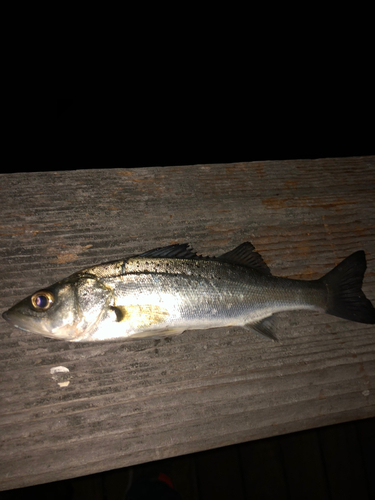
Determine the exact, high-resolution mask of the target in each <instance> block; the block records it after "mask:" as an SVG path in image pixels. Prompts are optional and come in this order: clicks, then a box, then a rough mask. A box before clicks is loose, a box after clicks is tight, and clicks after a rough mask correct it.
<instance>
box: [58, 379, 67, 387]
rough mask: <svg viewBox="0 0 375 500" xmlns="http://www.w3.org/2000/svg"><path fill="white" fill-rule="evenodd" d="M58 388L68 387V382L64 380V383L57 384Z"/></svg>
mask: <svg viewBox="0 0 375 500" xmlns="http://www.w3.org/2000/svg"><path fill="white" fill-rule="evenodd" d="M57 383H58V384H59V386H60V387H68V385H69V384H70V380H66V381H65V382H57Z"/></svg>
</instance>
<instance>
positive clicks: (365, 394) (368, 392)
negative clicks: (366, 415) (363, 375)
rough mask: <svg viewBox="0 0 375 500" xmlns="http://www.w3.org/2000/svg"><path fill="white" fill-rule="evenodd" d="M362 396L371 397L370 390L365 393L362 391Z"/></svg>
mask: <svg viewBox="0 0 375 500" xmlns="http://www.w3.org/2000/svg"><path fill="white" fill-rule="evenodd" d="M362 395H363V396H369V395H370V391H369V390H368V389H366V390H365V391H362Z"/></svg>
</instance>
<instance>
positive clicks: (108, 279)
mask: <svg viewBox="0 0 375 500" xmlns="http://www.w3.org/2000/svg"><path fill="white" fill-rule="evenodd" d="M365 269H366V259H365V254H364V252H362V251H359V252H356V253H354V254H352V255H351V256H350V257H348V258H347V259H345V260H344V261H343V262H342V263H341V264H339V265H338V266H337V267H336V268H334V269H333V270H332V271H330V272H329V273H328V274H327V275H325V276H323V277H322V278H321V279H319V280H312V281H302V280H293V279H288V278H280V277H275V276H273V275H272V274H271V272H270V270H269V269H268V267H267V266H266V264H265V263H264V261H263V260H262V258H261V256H260V255H259V254H258V253H256V252H255V251H254V247H253V246H252V245H251V243H243V244H242V245H240V246H239V247H237V248H236V249H234V250H232V251H231V252H227V253H225V254H223V255H221V256H220V257H217V258H209V257H200V256H198V255H197V254H195V253H194V252H193V251H192V250H191V249H189V248H188V245H171V246H169V247H164V248H157V249H154V250H151V251H149V252H145V253H143V254H140V255H138V256H132V257H128V258H126V259H123V260H120V261H116V262H110V263H106V264H101V265H98V266H93V267H91V268H88V269H85V270H83V271H80V272H78V273H75V274H73V275H72V276H70V277H68V278H66V279H65V280H62V281H61V282H58V283H56V284H55V285H52V286H51V287H48V288H47V289H44V290H40V291H38V292H36V293H35V294H33V295H31V296H30V297H27V298H26V299H24V300H23V301H21V302H19V303H18V304H16V305H15V306H14V307H13V308H11V309H10V310H9V311H7V312H6V313H4V317H5V319H8V320H9V321H11V322H12V323H13V324H14V326H17V327H19V328H21V329H23V330H26V331H29V332H32V333H39V334H42V335H45V336H49V337H53V338H58V339H63V340H70V341H99V340H115V339H125V338H142V337H149V336H153V337H158V336H163V335H175V334H179V333H182V332H183V331H185V330H191V329H207V328H215V327H228V326H242V327H248V328H251V329H252V330H253V331H254V332H256V333H258V334H261V335H263V336H265V337H268V338H271V339H275V338H276V336H275V333H274V326H273V317H274V315H275V314H276V313H278V312H281V311H290V310H296V309H313V310H318V311H322V312H327V313H328V314H333V315H336V316H340V317H343V318H345V319H349V320H352V321H359V322H363V323H372V324H373V323H375V309H374V307H373V306H372V304H371V302H370V301H369V300H368V299H367V298H366V297H365V296H364V294H363V292H362V290H361V286H362V279H363V275H364V272H365Z"/></svg>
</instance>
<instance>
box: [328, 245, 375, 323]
mask: <svg viewBox="0 0 375 500" xmlns="http://www.w3.org/2000/svg"><path fill="white" fill-rule="evenodd" d="M365 271H366V256H365V252H364V251H363V250H359V251H358V252H355V253H353V254H352V255H350V256H349V257H347V258H346V259H345V260H343V261H342V262H341V263H340V264H339V265H338V266H336V267H335V268H334V269H332V271H330V272H329V273H327V274H326V275H325V276H323V278H321V281H323V283H324V284H325V285H326V286H327V289H328V301H327V309H326V312H327V313H328V314H332V315H333V316H338V317H339V318H345V319H349V320H351V321H358V322H359V323H368V324H375V309H374V306H373V305H372V304H371V302H370V301H369V300H368V299H367V298H366V296H365V294H364V293H363V292H362V289H361V288H362V281H363V275H364V274H365Z"/></svg>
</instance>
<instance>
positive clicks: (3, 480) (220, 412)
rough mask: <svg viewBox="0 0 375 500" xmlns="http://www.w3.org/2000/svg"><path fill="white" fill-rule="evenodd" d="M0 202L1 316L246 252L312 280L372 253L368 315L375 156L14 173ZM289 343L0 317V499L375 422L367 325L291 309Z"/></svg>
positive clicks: (374, 355)
mask: <svg viewBox="0 0 375 500" xmlns="http://www.w3.org/2000/svg"><path fill="white" fill-rule="evenodd" d="M0 208H1V223H0V259H1V261H0V262H1V273H0V280H1V287H0V306H1V307H0V312H1V313H2V312H3V311H4V310H6V309H7V308H8V307H10V306H11V305H13V304H14V303H15V302H17V301H18V300H20V299H21V298H23V297H25V296H26V295H28V294H30V293H31V292H33V291H35V290H37V289H39V288H42V287H43V286H47V285H49V284H51V283H53V282H55V281H57V280H59V279H61V278H64V277H66V276H67V275H69V274H71V273H73V272H74V271H77V270H79V269H82V268H85V267H88V266H90V265H94V264H97V263H100V262H103V261H107V260H114V259H119V258H122V257H124V256H126V255H128V254H134V253H137V252H142V251H146V250H149V249H151V248H153V247H157V246H162V245H167V244H171V243H176V242H190V243H191V244H192V246H193V247H194V248H195V249H196V250H197V251H198V252H200V253H203V254H210V255H213V254H216V255H219V254H220V253H223V252H225V251H228V250H230V249H232V248H234V247H235V246H236V245H238V244H240V243H242V242H243V241H251V242H252V243H253V244H254V245H255V247H256V249H257V250H258V251H259V252H260V253H261V254H262V256H263V258H264V260H265V261H266V262H267V264H268V265H269V267H270V268H271V270H272V272H273V273H274V274H275V275H279V276H289V277H295V278H301V279H311V278H317V277H320V276H321V275H322V274H324V273H325V272H327V271H328V270H330V269H331V268H332V267H333V266H334V265H335V264H338V263H339V262H340V261H341V260H342V259H343V258H345V257H346V256H348V255H349V254H350V253H352V252H354V251H356V250H358V249H364V250H365V251H366V256H367V262H368V269H367V272H366V276H365V281H364V287H363V289H364V291H365V293H366V295H367V296H368V298H369V299H370V300H372V302H373V303H375V157H363V158H340V159H320V160H298V161H295V160H293V161H283V162H253V163H240V164H225V165H194V166H189V167H166V168H147V169H131V168H129V169H106V170H105V169H103V170H95V171H92V170H91V171H90V170H78V171H65V172H40V173H30V174H28V173H15V174H9V175H4V174H3V175H1V176H0ZM278 336H279V339H280V342H278V343H272V342H269V341H267V340H263V339H261V338H258V337H256V336H254V335H252V334H251V333H249V332H247V331H244V330H242V329H240V328H223V329H215V330H206V331H191V332H185V333H184V334H182V335H180V336H178V337H174V338H170V339H164V340H161V341H159V340H153V339H150V340H147V339H146V340H133V341H127V342H103V343H95V344H90V343H82V344H75V343H68V342H63V341H56V340H53V339H47V338H43V337H39V336H37V335H30V334H27V333H25V332H22V331H20V330H16V329H12V328H11V326H10V325H9V324H7V323H6V322H5V321H0V342H1V349H0V370H1V371H0V379H1V380H0V397H1V403H0V404H1V406H0V433H1V434H0V438H1V445H0V489H10V488H15V487H21V486H26V485H31V484H37V483H42V482H48V481H54V480H58V479H64V478H68V477H75V476H80V475H84V474H89V473H94V472H98V471H103V470H109V469H114V468H118V467H123V466H127V465H132V464H136V463H142V462H146V461H150V460H156V459H160V458H164V457H171V456H176V455H181V454H186V453H190V452H195V451H199V450H205V449H210V448H214V447H219V446H223V445H228V444H233V443H239V442H245V441H249V440H253V439H258V438H262V437H266V436H272V435H277V434H283V433H288V432H292V431H296V430H300V429H307V428H311V427H317V426H323V425H327V424H332V423H337V422H343V421H348V420H352V419H359V418H366V417H370V416H374V415H375V396H374V384H375V328H374V326H373V325H361V324H356V323H352V322H349V321H345V320H341V319H339V318H335V317H332V316H328V315H324V314H317V313H302V312H301V313H293V314H282V315H280V319H279V325H278ZM57 366H64V367H66V368H68V369H69V372H66V373H60V374H54V375H51V368H53V367H57ZM64 382H65V384H64ZM67 382H69V384H67ZM59 384H60V385H59Z"/></svg>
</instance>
